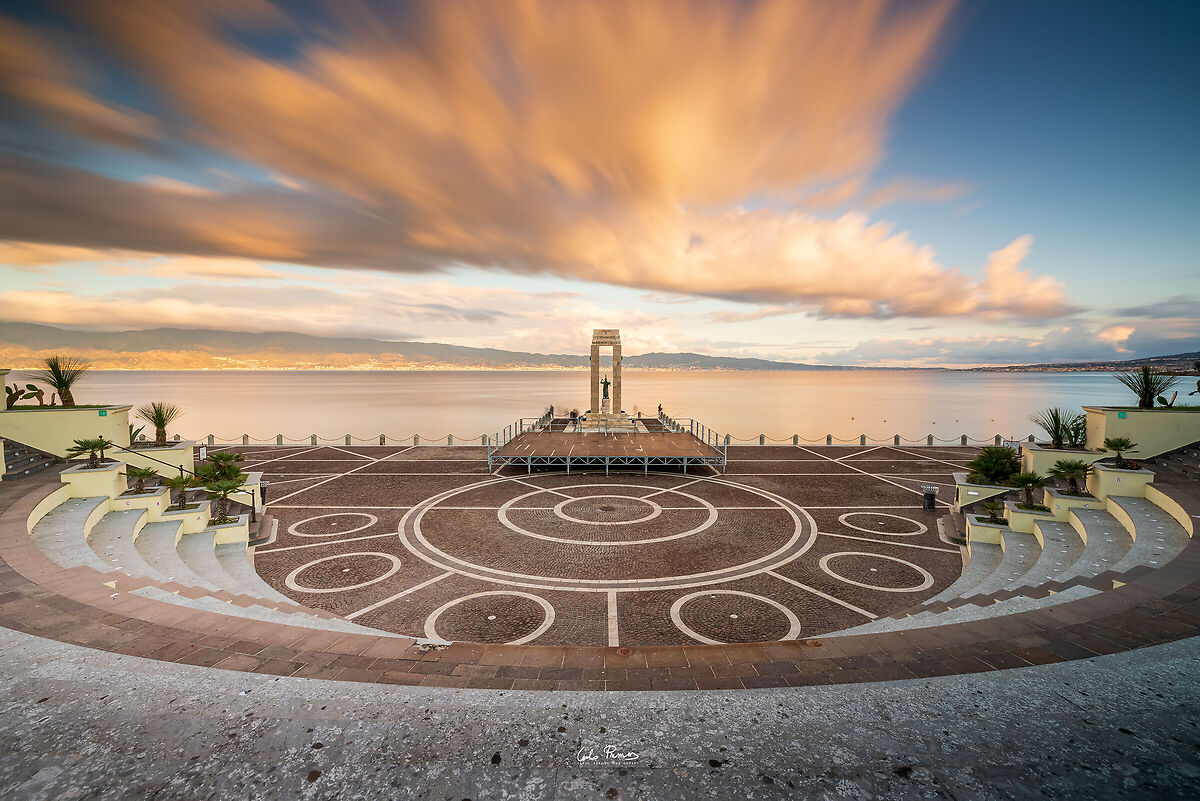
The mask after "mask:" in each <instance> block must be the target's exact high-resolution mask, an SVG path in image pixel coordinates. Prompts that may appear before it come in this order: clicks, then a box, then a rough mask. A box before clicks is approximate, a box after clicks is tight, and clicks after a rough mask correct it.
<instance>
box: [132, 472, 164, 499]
mask: <svg viewBox="0 0 1200 801" xmlns="http://www.w3.org/2000/svg"><path fill="white" fill-rule="evenodd" d="M125 475H126V476H128V477H129V478H132V479H133V494H134V495H141V494H142V493H144V492H145V491H146V482H147V481H149V480H150V479H152V478H156V477H157V476H158V473H156V472H155V471H154V470H152V469H150V468H149V467H127V468H126V469H125Z"/></svg>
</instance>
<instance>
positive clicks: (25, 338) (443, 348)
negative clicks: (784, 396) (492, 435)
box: [0, 322, 840, 370]
mask: <svg viewBox="0 0 1200 801" xmlns="http://www.w3.org/2000/svg"><path fill="white" fill-rule="evenodd" d="M98 343H101V344H100V346H98ZM59 351H70V352H71V353H74V354H78V355H80V356H83V357H84V358H87V359H89V360H90V361H91V362H92V364H93V366H94V367H96V368H97V369H127V370H188V369H220V368H225V369H230V368H234V369H293V370H294V369H309V370H312V369H343V370H403V369H410V370H435V369H463V370H468V369H469V370H536V369H541V370H572V369H584V368H586V367H587V366H588V357H587V356H582V355H572V354H563V353H550V354H547V353H523V352H519V351H508V350H498V349H495V348H471V347H464V346H461V345H442V344H439V343H434V342H385V341H382V340H376V339H365V338H353V337H318V336H309V335H306V334H292V333H286V332H269V333H263V334H257V333H254V334H251V333H245V332H239V331H209V330H204V329H190V328H152V329H147V330H143V331H115V332H103V333H96V332H93V331H75V330H71V329H66V328H59V327H57V326H49V325H38V324H34V323H5V322H0V365H3V366H7V367H11V368H15V369H19V368H23V367H33V366H36V364H37V362H38V361H39V359H40V358H41V357H42V356H45V355H48V354H50V353H55V352H59ZM623 363H624V365H625V366H626V367H631V368H647V369H656V370H832V369H840V368H833V367H824V366H816V365H807V364H796V363H791V362H773V361H767V360H765V359H737V358H730V357H716V356H705V355H703V354H699V353H647V354H644V355H642V356H626V357H625V359H624V362H623Z"/></svg>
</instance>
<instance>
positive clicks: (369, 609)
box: [346, 572, 454, 620]
mask: <svg viewBox="0 0 1200 801" xmlns="http://www.w3.org/2000/svg"><path fill="white" fill-rule="evenodd" d="M451 575H454V574H453V573H450V572H446V573H443V574H442V575H440V576H434V577H433V578H431V579H429V580H427V581H422V582H421V583H420V584H417V585H416V586H414V587H409V588H408V589H407V590H403V591H401V592H398V593H396V594H395V595H393V596H391V597H390V598H384V599H383V600H382V601H376V602H375V603H373V604H371V605H370V606H364V607H363V608H362V609H359V610H358V611H357V612H351V613H350V614H348V615H346V619H347V620H353V619H354V618H356V617H358V616H359V615H365V614H366V613H367V612H373V611H375V610H376V609H378V608H379V607H381V606H386V605H387V604H390V603H391V602H392V601H395V600H398V599H400V598H403V597H404V596H405V595H409V594H410V593H414V592H416V591H417V590H422V589H425V588H426V587H428V586H429V585H430V584H433V583H434V582H435V581H441V580H442V579H444V578H446V576H451Z"/></svg>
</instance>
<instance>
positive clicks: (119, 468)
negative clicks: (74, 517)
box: [59, 462, 125, 509]
mask: <svg viewBox="0 0 1200 801" xmlns="http://www.w3.org/2000/svg"><path fill="white" fill-rule="evenodd" d="M123 467H124V465H122V464H121V463H120V462H111V463H108V464H104V465H101V466H100V467H99V469H96V470H88V469H86V467H85V465H78V464H77V465H74V466H73V467H68V468H67V469H66V470H64V471H62V474H61V475H60V476H59V479H60V480H61V481H62V482H63V483H64V484H69V485H70V487H71V497H72V498H99V497H100V496H101V495H103V496H104V497H105V498H115V497H116V496H117V495H120V494H121V493H122V492H124V491H125V474H124V472H123ZM105 508H106V509H107V507H105Z"/></svg>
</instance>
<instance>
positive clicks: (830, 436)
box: [825, 434, 833, 445]
mask: <svg viewBox="0 0 1200 801" xmlns="http://www.w3.org/2000/svg"><path fill="white" fill-rule="evenodd" d="M825 444H826V445H832V444H833V434H826V435H825Z"/></svg>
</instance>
